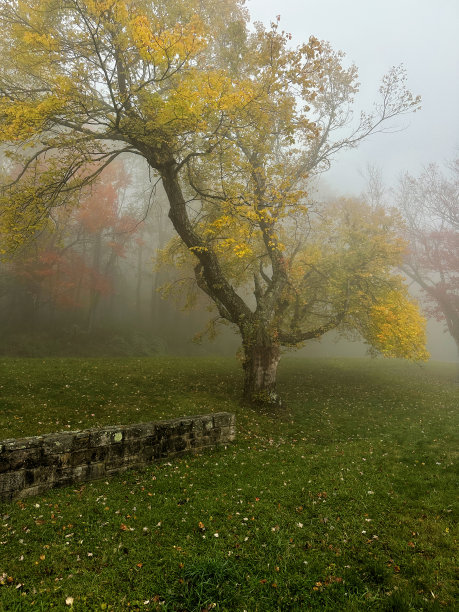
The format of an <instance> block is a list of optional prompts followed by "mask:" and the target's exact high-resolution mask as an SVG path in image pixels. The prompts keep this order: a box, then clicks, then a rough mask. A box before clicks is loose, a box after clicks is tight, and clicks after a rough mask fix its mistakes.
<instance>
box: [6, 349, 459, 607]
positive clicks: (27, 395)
mask: <svg viewBox="0 0 459 612" xmlns="http://www.w3.org/2000/svg"><path fill="white" fill-rule="evenodd" d="M454 375H455V369H454V366H453V365H452V364H451V365H450V364H430V365H428V366H424V367H422V368H420V367H418V366H414V365H411V364H404V363H400V362H389V361H380V360H375V361H372V360H338V359H333V360H304V359H298V360H297V359H286V360H285V362H283V363H282V364H281V370H280V380H279V390H280V392H281V393H282V395H283V396H284V398H285V400H286V405H287V408H286V409H285V410H284V411H283V412H282V414H280V415H279V416H278V417H276V416H275V415H272V414H260V413H257V412H256V411H252V410H247V409H244V410H243V409H242V408H240V406H239V404H238V389H239V388H240V387H239V386H240V382H241V375H240V371H239V366H238V364H237V363H236V362H233V361H232V360H225V359H217V360H215V359H200V360H196V359H194V360H191V359H184V358H181V359H171V358H167V359H166V358H147V359H140V360H139V359H122V360H121V359H120V360H116V359H94V360H82V359H81V360H80V359H74V360H72V359H66V360H60V359H55V360H53V359H50V360H45V361H42V360H33V359H31V360H27V359H2V360H0V396H1V398H2V400H1V401H2V411H1V414H0V438H4V437H13V436H14V437H19V436H24V435H33V434H38V433H45V432H50V431H58V430H64V429H66V428H69V429H76V428H85V427H94V426H98V425H103V424H108V423H112V424H113V423H125V422H137V421H145V420H153V419H161V418H171V417H174V416H183V415H188V414H197V413H206V412H210V411H220V410H229V411H234V412H236V413H237V422H238V439H237V442H236V443H235V444H234V445H231V446H229V447H228V448H224V449H219V450H216V451H215V452H212V453H204V454H201V455H197V456H190V457H187V458H182V459H177V460H171V461H166V462H163V463H161V464H155V465H152V466H151V467H150V468H148V469H146V470H144V471H141V472H137V471H132V472H129V473H125V474H123V475H120V476H118V477H115V478H113V479H111V480H110V481H98V482H94V483H91V484H86V485H83V486H80V485H79V486H77V487H71V488H65V489H60V490H54V491H50V492H49V493H48V494H47V495H46V496H42V497H36V498H29V499H26V500H24V501H20V502H17V503H13V504H5V505H3V507H2V509H1V510H0V516H2V521H1V526H0V578H1V576H2V575H3V578H2V579H1V580H0V581H1V582H3V583H4V584H3V585H2V586H0V601H1V603H0V609H2V610H8V611H10V610H11V611H14V610H28V609H32V610H50V609H55V610H66V609H67V610H68V609H71V608H72V609H73V610H75V611H80V610H81V611H83V610H84V611H86V610H107V611H108V610H114V611H115V610H116V611H118V610H123V611H124V610H142V611H143V610H145V611H147V610H167V611H182V612H183V611H188V612H192V611H193V612H194V611H199V612H202V610H206V611H210V610H216V611H218V610H220V611H223V610H228V611H230V612H232V611H241V612H242V611H243V610H246V611H247V612H254V611H260V612H268V611H274V610H279V611H284V610H292V611H293V610H298V611H303V610H330V611H341V610H343V611H348V610H350V611H352V610H386V611H389V610H391V611H396V610H397V611H398V610H399V611H404V610H406V611H408V610H454V609H455V596H456V595H457V593H455V590H454V589H455V586H456V584H457V583H456V582H455V574H454V571H455V562H454V555H455V551H456V547H455V545H456V542H457V540H456V537H457V534H455V525H456V524H457V516H456V517H455V512H454V506H453V503H454V501H455V498H456V491H457V489H456V485H457V472H455V470H454V465H453V461H454V458H455V457H454V453H455V450H456V449H457V439H456V440H455V439H454V435H455V432H456V431H457V420H458V419H457V407H458V405H459V401H458V400H459V389H458V386H457V385H456V384H454V383H453V379H454ZM68 598H71V599H68ZM66 601H67V602H68V603H67V604H66Z"/></svg>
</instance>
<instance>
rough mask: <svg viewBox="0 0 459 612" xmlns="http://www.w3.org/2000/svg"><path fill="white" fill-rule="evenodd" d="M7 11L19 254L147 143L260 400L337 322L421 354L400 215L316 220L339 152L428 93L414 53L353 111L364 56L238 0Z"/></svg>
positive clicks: (4, 200)
mask: <svg viewBox="0 0 459 612" xmlns="http://www.w3.org/2000/svg"><path fill="white" fill-rule="evenodd" d="M0 23H1V25H2V31H3V37H2V40H1V41H0V49H1V52H2V57H3V63H2V66H1V68H0V138H1V140H2V142H3V151H4V154H5V156H6V157H7V158H8V159H9V160H10V161H11V163H14V164H19V165H20V171H19V172H18V173H17V175H16V176H15V177H14V178H13V179H12V180H11V181H10V182H9V183H6V185H5V186H4V188H3V190H2V196H1V201H0V204H1V206H2V214H1V226H0V232H1V234H2V238H3V243H4V246H3V250H4V251H8V250H14V249H15V248H17V247H18V246H20V245H21V244H23V243H24V242H26V241H27V240H29V239H30V238H33V237H34V236H35V235H36V233H37V232H39V231H40V230H41V229H42V228H43V227H44V226H46V224H47V223H48V222H49V211H50V210H51V209H52V208H53V207H55V206H59V205H63V204H67V205H69V204H71V203H72V197H73V194H74V193H75V192H77V191H78V190H80V189H82V188H83V187H85V186H86V185H88V184H89V183H91V181H94V180H96V178H97V176H98V175H99V174H100V172H101V171H102V170H103V168H105V167H106V166H107V165H108V164H110V163H111V162H112V161H113V160H114V159H115V158H116V157H117V156H118V155H120V154H121V153H132V154H134V155H140V156H141V157H143V158H144V159H145V160H146V162H147V164H148V165H149V167H150V168H151V170H152V173H153V174H154V175H155V176H156V177H158V179H160V180H161V181H162V184H163V186H164V189H165V192H166V195H167V198H168V201H169V206H170V210H169V217H170V219H171V221H172V223H173V225H174V228H175V230H176V231H177V234H178V236H179V238H180V241H181V243H182V244H183V246H184V247H186V251H187V253H188V254H191V255H192V256H193V258H194V262H195V263H194V266H193V267H194V274H195V279H196V283H197V285H198V286H199V287H200V288H201V289H202V290H203V291H204V292H205V293H207V295H208V296H209V297H210V298H211V300H212V301H213V302H214V303H215V305H216V307H217V309H218V312H219V315H220V316H221V317H222V318H223V319H225V320H227V321H229V322H230V323H231V324H233V325H234V326H235V327H236V328H237V329H238V330H239V332H240V334H241V336H242V343H243V348H244V367H245V372H246V380H245V395H246V397H247V398H248V399H250V400H252V399H257V398H258V399H262V400H266V399H267V400H273V401H276V396H275V393H274V386H275V375H276V368H277V363H278V361H279V355H280V347H281V346H282V345H288V346H292V345H297V344H298V343H301V342H303V341H305V340H307V339H309V338H315V337H319V336H321V335H322V334H323V333H325V332H327V331H328V330H330V329H332V328H336V327H340V328H341V329H343V330H347V331H348V330H350V329H353V330H355V331H357V332H359V333H361V334H363V336H364V337H365V338H366V339H367V340H368V342H369V343H370V344H371V345H372V346H374V347H375V348H376V349H377V350H379V351H380V352H382V353H384V354H388V355H389V354H390V355H397V356H404V357H410V358H422V357H423V356H424V353H423V348H422V347H423V329H422V321H421V319H420V318H419V317H418V316H417V314H416V312H417V311H416V308H415V306H414V305H412V304H411V303H410V302H409V300H408V299H407V296H406V291H405V290H404V288H403V286H402V284H401V282H400V279H398V278H396V277H394V276H392V273H391V266H392V265H394V263H395V260H396V259H397V257H398V256H399V254H400V251H401V246H400V244H399V243H397V242H396V241H394V240H393V237H392V233H391V231H392V227H393V224H394V223H395V221H394V220H393V219H392V218H391V217H390V216H385V215H384V214H383V213H382V212H380V211H373V212H371V211H369V210H367V209H366V208H365V206H364V205H363V204H357V203H349V202H348V203H344V202H341V203H338V204H335V205H334V206H331V207H328V208H327V209H326V210H325V211H324V212H323V214H322V218H320V217H318V220H311V219H312V218H311V214H310V211H309V209H308V208H309V207H308V196H307V191H306V186H307V180H308V177H310V176H311V175H312V174H314V173H317V172H320V171H323V170H324V169H327V167H328V166H329V164H330V162H331V160H332V158H333V154H334V153H336V152H337V151H339V150H342V149H345V148H349V147H354V146H356V145H357V144H358V143H359V142H360V141H361V140H362V139H364V138H365V137H367V136H368V135H370V134H373V133H375V132H378V131H384V130H385V129H386V127H385V126H387V127H392V126H391V120H392V119H394V118H395V117H397V116H400V115H402V114H404V113H408V112H412V111H413V110H415V109H416V108H417V107H418V106H419V99H418V98H415V97H413V96H412V94H411V93H410V92H409V91H408V90H407V88H406V85H405V74H404V71H403V69H402V68H401V67H399V68H393V69H392V70H390V71H389V72H388V74H387V75H386V76H385V77H383V80H382V83H381V88H380V96H379V99H378V102H377V103H376V104H375V106H374V109H373V110H372V112H370V113H362V114H361V116H360V119H358V120H357V121H356V122H355V123H354V122H352V121H351V120H352V104H353V97H354V94H355V93H356V91H357V89H358V83H357V71H356V69H355V67H353V66H351V67H349V68H345V67H344V66H343V55H342V54H341V53H337V52H335V51H333V50H332V49H331V47H330V45H328V44H327V43H323V42H320V41H318V40H317V39H316V38H314V37H311V38H310V39H309V41H308V42H307V43H305V44H302V45H300V46H298V47H293V46H292V45H291V42H290V36H289V35H288V34H287V33H285V32H282V31H280V29H279V23H278V22H276V23H273V24H272V25H271V27H270V28H269V29H265V28H264V27H263V26H261V25H260V24H256V25H255V27H251V26H250V25H249V22H248V15H247V13H246V12H245V10H244V8H243V3H242V2H239V1H238V0H227V1H226V2H218V1H216V0H200V1H199V2H198V1H197V0H195V1H190V2H186V3H184V2H181V1H180V0H164V1H157V0H65V1H64V0H44V1H43V0H25V1H24V0H21V1H19V0H13V1H10V0H0ZM45 162H46V163H45ZM360 222H361V223H362V224H363V225H361V226H360V227H358V225H359V223H360ZM310 228H311V229H310ZM359 241H360V243H359ZM407 313H408V314H407ZM408 315H412V316H408ZM407 316H408V318H409V319H410V321H411V323H412V324H411V325H409V326H407V325H405V323H406V318H407ZM404 317H405V319H404Z"/></svg>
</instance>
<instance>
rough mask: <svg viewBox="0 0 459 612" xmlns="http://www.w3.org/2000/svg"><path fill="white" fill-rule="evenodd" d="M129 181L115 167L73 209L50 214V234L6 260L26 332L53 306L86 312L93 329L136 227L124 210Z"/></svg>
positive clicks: (137, 223)
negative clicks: (51, 223)
mask: <svg viewBox="0 0 459 612" xmlns="http://www.w3.org/2000/svg"><path fill="white" fill-rule="evenodd" d="M128 180H129V178H128V175H127V174H126V172H125V170H124V168H123V166H122V164H121V163H119V162H118V161H117V162H114V163H113V164H112V165H111V166H110V167H109V168H106V169H105V170H104V171H103V172H102V173H101V175H100V177H99V181H98V182H97V183H96V184H94V185H92V186H91V187H88V188H86V189H85V190H83V191H82V193H80V203H79V205H78V207H77V208H75V209H72V210H71V211H66V210H64V209H57V210H55V211H54V212H53V216H52V220H53V225H54V228H53V231H51V232H48V231H46V232H45V231H43V232H41V234H40V236H39V237H38V238H37V239H36V240H34V241H33V243H31V244H29V245H28V248H24V249H23V250H22V251H20V252H18V253H17V254H16V257H14V258H13V259H12V260H11V262H10V266H9V270H8V276H9V277H10V281H11V283H10V284H11V289H12V298H13V300H15V302H16V303H15V306H14V310H15V311H16V312H15V315H16V317H17V318H18V319H20V320H22V321H26V322H27V324H28V325H29V327H30V328H35V327H36V325H37V324H38V322H39V321H38V319H39V315H40V314H43V313H42V312H41V311H43V310H47V311H48V312H47V314H48V317H49V315H50V314H51V313H52V311H53V310H54V308H55V307H58V308H60V309H64V310H67V311H71V310H75V311H77V310H83V311H86V312H87V315H86V320H85V322H84V327H85V328H86V329H87V330H88V331H91V330H92V327H93V324H94V320H95V316H96V310H97V306H98V303H99V301H100V299H101V297H103V296H105V297H108V296H111V295H113V293H114V287H115V278H114V275H115V269H116V265H117V262H118V261H119V259H120V258H122V257H124V256H125V255H126V250H127V249H128V248H129V246H130V244H131V243H132V240H133V238H134V237H135V235H136V233H137V231H138V230H139V228H140V227H141V221H140V220H139V219H137V218H135V217H134V216H132V215H130V214H128V212H127V211H126V210H125V209H124V210H123V206H122V195H123V191H124V190H125V189H126V186H127V184H128ZM15 281H16V282H15ZM18 294H19V295H18ZM106 317H107V312H106ZM42 318H43V317H42ZM44 318H45V319H46V317H44Z"/></svg>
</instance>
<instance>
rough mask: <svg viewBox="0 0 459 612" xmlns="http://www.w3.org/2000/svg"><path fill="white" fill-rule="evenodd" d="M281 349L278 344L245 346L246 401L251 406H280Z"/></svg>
mask: <svg viewBox="0 0 459 612" xmlns="http://www.w3.org/2000/svg"><path fill="white" fill-rule="evenodd" d="M279 360H280V348H279V346H278V345H276V344H268V345H266V344H262V345H250V344H248V345H247V344H245V346H244V363H243V367H244V400H245V401H246V402H248V403H250V404H257V405H263V404H265V405H271V406H280V404H281V401H280V398H279V396H278V395H277V393H276V375H277V365H278V363H279Z"/></svg>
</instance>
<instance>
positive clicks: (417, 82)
mask: <svg viewBox="0 0 459 612" xmlns="http://www.w3.org/2000/svg"><path fill="white" fill-rule="evenodd" d="M247 7H248V9H249V12H250V15H251V17H252V20H253V21H255V20H257V21H262V22H263V23H264V24H265V25H266V26H269V23H270V22H271V21H274V20H275V18H276V15H280V16H281V22H280V27H281V29H283V30H286V31H287V32H290V33H291V34H292V35H293V42H294V43H296V44H300V43H301V42H304V41H307V39H308V38H309V36H310V35H314V36H316V37H317V38H319V39H320V40H327V41H329V42H330V43H331V45H332V47H333V48H334V49H336V50H342V51H344V52H345V53H346V61H347V62H348V63H349V64H351V63H355V64H356V66H357V67H358V69H359V81H360V83H361V88H360V91H361V93H360V95H359V97H358V99H357V106H356V111H359V110H361V109H365V108H366V109H368V110H369V109H370V107H371V104H372V102H373V100H375V99H376V97H377V91H378V87H379V82H380V79H381V77H382V75H383V74H384V73H385V72H387V71H388V70H389V69H390V68H391V67H392V66H394V65H399V64H401V63H403V64H404V66H405V68H406V70H407V73H408V86H409V88H410V90H411V91H412V92H413V94H420V95H421V97H422V110H421V111H419V112H418V113H416V114H414V115H410V116H408V117H405V118H402V119H401V120H400V126H407V127H406V129H405V130H403V131H401V132H399V133H396V134H376V135H374V136H372V137H371V138H370V140H368V141H367V142H366V143H364V144H362V145H361V146H360V147H359V148H358V149H357V150H352V151H347V152H344V153H342V154H340V156H339V157H338V158H337V159H336V160H335V163H334V164H333V166H332V169H331V170H330V171H329V172H328V173H327V174H326V175H325V176H324V178H325V179H326V181H327V182H330V183H331V184H332V185H333V188H334V190H335V191H336V193H337V195H341V194H343V195H345V194H355V195H358V194H359V193H360V192H361V191H362V190H363V188H364V185H365V182H364V179H363V178H362V176H361V173H362V172H365V168H366V165H367V163H370V164H372V165H376V166H378V167H380V168H381V170H382V173H383V177H384V179H385V181H386V182H387V183H389V184H391V183H393V182H394V181H395V180H396V178H397V177H398V176H399V174H401V173H402V172H404V171H409V172H411V173H413V174H418V173H419V172H420V171H421V170H422V167H423V166H424V165H426V164H428V163H430V162H439V163H442V162H444V161H446V160H449V159H452V158H453V157H455V156H457V155H459V0H384V1H382V0H314V1H313V0H283V1H282V2H279V0H247ZM356 115H357V116H358V112H357V113H356Z"/></svg>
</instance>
